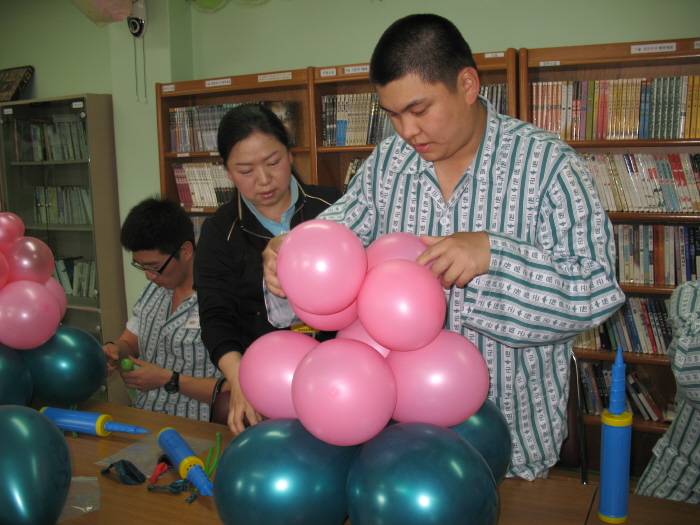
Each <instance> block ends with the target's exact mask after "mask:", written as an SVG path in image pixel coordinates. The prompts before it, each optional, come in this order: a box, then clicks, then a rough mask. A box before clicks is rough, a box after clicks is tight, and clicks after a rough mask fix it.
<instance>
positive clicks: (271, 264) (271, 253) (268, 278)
mask: <svg viewBox="0 0 700 525" xmlns="http://www.w3.org/2000/svg"><path fill="white" fill-rule="evenodd" d="M286 236H287V234H286V233H283V234H282V235H278V236H277V237H275V238H273V239H270V242H268V243H267V246H266V247H265V249H264V250H263V252H262V258H263V276H264V277H265V284H266V285H267V289H268V290H269V291H270V292H271V293H273V294H275V295H277V296H279V297H286V295H285V294H284V292H283V291H282V288H281V287H280V282H279V279H277V253H278V252H279V250H280V245H281V244H282V241H283V240H284V238H285V237H286Z"/></svg>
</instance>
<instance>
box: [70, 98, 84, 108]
mask: <svg viewBox="0 0 700 525" xmlns="http://www.w3.org/2000/svg"><path fill="white" fill-rule="evenodd" d="M71 107H72V108H73V109H82V108H84V107H85V104H84V103H83V101H82V100H76V101H75V102H71Z"/></svg>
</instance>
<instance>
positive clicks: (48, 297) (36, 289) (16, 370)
mask: <svg viewBox="0 0 700 525" xmlns="http://www.w3.org/2000/svg"><path fill="white" fill-rule="evenodd" d="M53 268H54V257H53V254H52V253H51V249H50V248H49V247H48V246H47V245H46V244H45V243H44V242H43V241H41V240H39V239H36V238H34V237H30V236H26V235H25V226H24V223H23V222H22V219H20V218H19V217H18V216H17V215H15V214H14V213H10V212H2V213H0V405H5V404H20V405H28V404H29V403H30V401H31V398H32V395H34V394H36V395H38V396H39V397H41V398H42V401H44V402H47V403H57V404H66V405H70V404H74V403H79V402H81V401H84V400H86V399H88V398H89V397H90V396H91V395H93V394H94V393H95V392H96V391H97V390H98V389H99V388H100V386H101V385H102V383H103V381H104V377H105V373H106V366H107V365H106V362H105V359H104V353H103V352H102V348H101V346H100V344H99V343H98V342H97V340H96V339H95V338H94V337H92V336H91V335H90V334H88V333H87V332H85V331H83V330H81V329H79V328H75V327H70V326H59V324H60V322H61V319H62V318H63V315H64V314H65V312H66V306H67V302H66V292H65V291H64V290H63V287H62V286H61V284H60V283H59V282H58V281H57V280H56V279H54V278H53V277H52V276H51V275H52V273H53ZM10 392H12V394H11V393H10Z"/></svg>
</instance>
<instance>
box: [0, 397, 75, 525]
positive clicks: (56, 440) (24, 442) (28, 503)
mask: <svg viewBox="0 0 700 525" xmlns="http://www.w3.org/2000/svg"><path fill="white" fill-rule="evenodd" d="M0 472H2V483H0V509H2V511H0V523H3V524H10V523H11V524H12V525H38V524H44V523H47V524H53V523H56V522H57V521H58V517H59V516H60V514H61V511H62V510H63V506H64V505H65V503H66V500H67V499H68V491H69V489H70V483H71V459H70V451H69V450H68V444H67V443H66V439H65V438H64V437H63V434H62V433H61V431H60V430H59V429H58V427H57V426H56V425H55V424H54V423H53V422H52V421H51V420H50V419H49V418H47V417H46V416H44V415H42V414H40V413H39V412H37V411H36V410H34V409H32V408H28V407H23V406H18V405H5V406H0Z"/></svg>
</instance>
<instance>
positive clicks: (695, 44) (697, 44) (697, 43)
mask: <svg viewBox="0 0 700 525" xmlns="http://www.w3.org/2000/svg"><path fill="white" fill-rule="evenodd" d="M693 49H700V40H696V41H695V42H693Z"/></svg>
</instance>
